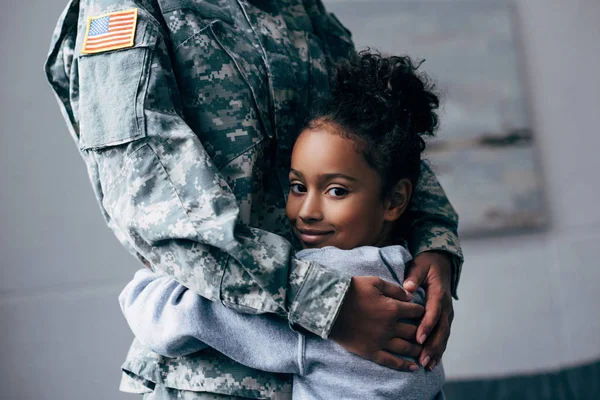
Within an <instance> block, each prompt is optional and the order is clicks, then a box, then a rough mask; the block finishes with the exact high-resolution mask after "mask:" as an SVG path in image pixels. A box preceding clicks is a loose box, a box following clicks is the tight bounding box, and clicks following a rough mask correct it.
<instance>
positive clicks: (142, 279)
mask: <svg viewBox="0 0 600 400" xmlns="http://www.w3.org/2000/svg"><path fill="white" fill-rule="evenodd" d="M119 303H120V305H121V310H122V311H123V315H125V318H126V319H127V323H128V324H129V326H130V327H131V330H132V331H133V333H134V334H135V336H136V337H137V338H138V340H139V341H140V342H141V343H142V344H143V345H144V346H146V347H147V348H149V349H150V350H152V351H154V352H155V353H158V354H160V355H163V356H166V357H180V356H186V355H190V354H192V353H195V352H197V351H200V350H203V349H204V348H206V347H207V346H209V347H212V348H213V349H215V350H217V351H219V352H221V353H223V354H225V355H226V356H227V357H229V358H231V359H232V360H235V361H237V362H239V363H241V364H243V365H246V366H248V367H251V368H256V369H260V370H262V371H269V372H278V373H293V374H299V373H302V370H301V365H303V364H304V363H303V362H302V361H301V360H300V359H299V357H302V355H301V354H300V352H299V351H298V346H299V345H300V335H299V334H297V333H296V332H294V331H292V330H291V329H290V327H289V326H288V324H287V323H286V322H285V321H284V320H283V319H281V318H277V317H276V316H275V315H269V314H265V315H253V316H250V315H247V314H240V313H237V312H235V311H233V310H231V309H228V308H226V307H224V306H223V305H221V304H219V303H217V302H212V301H209V300H207V299H204V298H203V297H200V296H198V295H196V294H195V293H193V292H191V291H189V290H188V289H187V288H186V287H185V286H183V285H181V284H180V283H178V282H176V281H175V280H174V279H173V278H171V277H170V276H169V275H166V274H162V273H156V272H152V271H149V270H147V269H144V270H140V271H138V272H137V273H136V274H135V276H134V277H133V279H132V280H131V282H129V283H128V284H127V286H126V287H125V288H124V289H123V291H122V292H121V294H120V295H119Z"/></svg>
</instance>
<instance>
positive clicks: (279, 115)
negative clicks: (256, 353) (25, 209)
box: [66, 0, 352, 399]
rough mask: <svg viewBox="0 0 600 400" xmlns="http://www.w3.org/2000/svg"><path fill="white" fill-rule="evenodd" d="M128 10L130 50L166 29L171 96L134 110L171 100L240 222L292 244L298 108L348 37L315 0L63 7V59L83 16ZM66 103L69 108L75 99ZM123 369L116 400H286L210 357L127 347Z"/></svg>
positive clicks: (279, 390) (268, 377) (314, 96)
mask: <svg viewBox="0 0 600 400" xmlns="http://www.w3.org/2000/svg"><path fill="white" fill-rule="evenodd" d="M131 8H139V21H138V24H139V26H138V28H137V33H136V35H137V36H136V39H135V40H136V47H137V46H138V43H142V44H143V42H144V40H149V39H148V37H147V35H150V34H152V32H153V30H155V29H160V28H166V30H167V32H168V38H167V42H168V47H169V56H170V61H171V65H172V71H173V75H174V76H173V78H174V79H175V80H176V82H177V89H178V91H179V94H178V95H174V93H173V91H172V90H170V88H169V87H164V90H163V91H161V92H160V93H148V94H147V96H146V100H145V101H146V102H149V103H152V102H153V101H156V102H157V103H158V102H159V101H158V99H159V96H171V97H173V99H174V101H175V102H176V104H177V106H178V108H180V109H181V112H182V113H183V115H182V116H183V118H184V120H185V122H186V123H187V124H188V125H189V126H190V128H191V129H192V130H193V131H194V132H195V133H196V135H198V137H199V138H200V140H201V142H202V144H203V146H204V147H205V149H206V151H207V152H208V154H209V155H210V157H211V158H212V159H213V160H214V162H215V164H216V166H217V168H218V169H219V171H220V173H221V174H222V176H223V177H224V178H225V180H226V181H227V183H228V185H229V186H230V188H231V190H232V191H233V193H234V195H235V197H236V199H237V201H238V203H239V208H240V216H239V218H240V219H241V221H242V222H244V223H245V224H247V225H250V226H252V227H257V228H261V229H264V230H267V231H271V232H274V233H278V234H280V235H283V236H285V237H287V238H288V239H289V240H290V241H293V238H292V235H291V232H290V230H289V227H288V222H287V219H286V218H285V196H286V192H287V185H288V182H287V180H288V178H287V174H288V167H289V159H290V155H291V149H292V146H293V143H294V140H295V138H296V136H297V134H298V133H299V130H300V128H301V127H302V125H303V124H304V122H305V119H306V117H307V109H308V108H309V107H310V106H311V105H312V104H313V103H315V102H317V101H318V100H319V98H321V97H322V96H324V95H326V94H327V93H328V91H329V84H328V70H330V68H331V66H332V64H333V63H334V62H336V61H337V59H338V58H340V57H343V56H346V55H347V54H348V52H349V51H352V45H351V41H350V37H349V33H348V32H346V31H345V30H344V28H343V27H342V26H340V25H339V23H338V22H337V21H336V20H335V19H333V18H331V17H330V16H328V15H327V14H325V13H324V12H323V9H322V4H321V3H320V1H316V2H315V1H314V0H304V1H302V0H285V1H284V0H278V1H275V0H273V1H270V0H255V1H248V0H246V1H243V0H208V1H201V0H177V1H173V0H158V1H150V0H136V1H133V0H120V1H114V0H86V1H76V0H74V1H72V2H71V5H70V7H69V8H68V10H69V11H68V12H69V13H72V14H73V15H70V16H69V15H67V19H66V21H67V23H68V21H69V19H72V20H73V19H75V18H77V21H78V22H77V32H78V34H77V43H74V45H73V47H74V51H73V54H70V55H69V56H72V57H74V58H75V60H76V61H77V60H78V58H79V57H81V54H79V51H80V49H81V46H82V43H81V37H82V34H83V32H85V29H86V21H87V20H88V18H89V17H93V16H97V15H101V14H104V13H112V12H117V11H121V10H126V9H131ZM142 32H143V34H142ZM330 47H332V48H333V49H330ZM150 68H152V66H150ZM141 79H142V81H143V79H144V77H142V78H141ZM79 83H80V82H77V84H79ZM79 89H80V88H79V87H74V86H73V85H72V86H71V91H72V93H75V94H77V91H78V90H79ZM71 104H72V106H73V108H74V109H76V108H78V107H79V104H78V96H77V95H74V96H71ZM150 108H153V107H150ZM75 114H76V110H75ZM75 123H77V121H75ZM123 369H124V370H126V371H128V374H125V375H124V380H123V382H122V386H121V388H122V389H123V390H125V391H131V392H137V393H141V392H147V391H148V390H150V388H151V387H152V386H153V385H154V384H155V383H156V382H157V380H160V381H161V382H162V384H164V386H166V387H168V388H172V389H180V390H185V391H186V396H188V397H189V396H192V397H189V398H194V396H195V395H194V393H198V396H201V393H202V392H213V393H221V394H231V395H235V396H242V397H247V398H269V399H288V398H291V384H290V382H291V377H289V376H287V375H281V374H271V373H266V372H262V371H255V370H252V369H250V368H247V367H244V366H242V365H240V364H238V363H236V362H234V361H232V360H230V359H228V358H227V357H225V356H223V355H221V354H219V353H218V352H216V351H214V350H212V349H209V350H207V351H202V352H199V353H196V354H194V355H192V356H187V357H180V358H177V359H167V358H165V357H161V356H159V355H157V354H154V353H152V352H150V351H148V350H146V349H145V348H144V347H143V346H140V345H139V343H137V342H136V343H134V345H133V346H132V348H131V350H130V353H129V355H128V357H127V360H126V362H125V364H124V365H123ZM188 397H186V398H188ZM198 398H200V397H198Z"/></svg>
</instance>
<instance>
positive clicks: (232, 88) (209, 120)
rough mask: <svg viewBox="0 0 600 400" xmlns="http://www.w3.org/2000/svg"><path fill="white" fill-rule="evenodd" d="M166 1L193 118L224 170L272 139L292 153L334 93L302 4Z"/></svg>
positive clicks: (183, 94)
mask: <svg viewBox="0 0 600 400" xmlns="http://www.w3.org/2000/svg"><path fill="white" fill-rule="evenodd" d="M164 3H165V7H163V12H164V16H165V20H166V22H167V24H168V26H169V30H170V34H171V41H172V46H173V53H174V64H175V65H174V72H175V74H176V75H177V80H178V86H179V88H180V92H181V93H180V95H181V99H182V107H183V110H184V113H185V118H186V121H188V123H189V124H190V126H191V127H192V129H193V130H194V131H195V132H196V133H197V134H198V135H199V136H200V139H201V140H202V141H203V143H204V144H205V146H206V147H207V150H208V152H209V153H210V154H211V156H213V158H214V159H215V161H216V163H217V165H225V164H227V163H228V162H230V161H231V160H232V159H234V158H235V157H236V156H237V155H239V154H241V153H243V152H244V151H245V150H247V149H249V148H251V147H252V146H255V145H256V144H257V143H259V142H262V141H263V140H265V139H274V140H276V143H277V147H279V148H283V149H289V148H291V146H292V145H293V142H294V140H295V137H296V135H297V134H298V130H299V129H300V127H301V125H302V123H303V122H304V120H305V118H306V115H307V109H308V107H309V106H310V104H312V103H313V102H314V101H315V100H316V99H315V97H318V93H320V92H321V91H323V92H326V91H327V87H326V84H327V78H326V68H325V58H324V56H323V49H322V48H321V44H320V42H319V40H318V39H317V38H316V36H315V35H314V34H313V32H312V29H313V28H312V23H311V21H310V19H309V17H308V16H307V14H306V12H305V11H304V9H303V8H302V5H301V3H299V4H291V3H293V1H285V2H276V1H264V0H262V1H260V2H252V3H251V2H248V1H242V0H209V1H195V2H189V1H186V2H183V1H178V2H177V1H164ZM166 3H168V7H167V4H166ZM253 3H255V4H253ZM257 4H258V5H260V7H259V6H257ZM323 83H324V84H323Z"/></svg>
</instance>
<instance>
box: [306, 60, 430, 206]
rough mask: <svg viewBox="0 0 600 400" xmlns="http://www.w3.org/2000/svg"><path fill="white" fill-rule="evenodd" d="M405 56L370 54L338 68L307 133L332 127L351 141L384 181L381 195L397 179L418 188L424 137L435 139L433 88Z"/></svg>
mask: <svg viewBox="0 0 600 400" xmlns="http://www.w3.org/2000/svg"><path fill="white" fill-rule="evenodd" d="M420 65H421V63H414V62H413V61H412V60H411V59H410V58H409V57H406V56H389V57H384V56H382V55H381V54H379V53H376V52H370V51H369V50H366V51H362V52H360V53H358V54H357V55H356V56H355V57H354V58H353V59H351V60H350V61H348V62H345V63H342V64H340V65H338V67H337V71H336V73H335V75H334V77H333V80H332V88H331V97H330V98H329V99H328V101H327V102H326V103H325V104H322V105H320V106H318V107H316V108H315V110H313V112H312V113H311V117H310V119H309V120H308V123H307V124H306V126H305V129H319V128H321V127H322V126H323V125H331V126H333V128H334V129H335V130H336V132H337V133H339V134H340V135H342V136H344V137H347V138H349V139H352V140H354V141H355V143H356V145H357V149H358V150H360V151H361V152H362V153H363V155H364V157H365V159H366V161H367V162H368V163H369V165H371V166H372V167H373V168H375V170H377V171H378V173H379V175H380V176H381V178H382V182H383V185H382V195H383V196H385V195H386V194H387V193H388V192H389V190H390V189H391V188H392V187H393V186H394V184H395V183H396V182H398V181H399V180H400V179H403V178H407V179H409V180H410V181H411V183H412V184H413V185H416V183H417V182H418V179H419V176H420V161H421V153H422V152H423V150H424V149H425V140H424V139H423V137H424V136H433V135H434V133H435V130H436V128H437V126H438V117H437V114H436V112H435V110H436V109H438V107H439V99H438V96H437V95H436V94H435V93H434V90H435V86H434V84H433V83H432V82H431V80H430V78H429V77H428V76H427V75H426V74H424V73H422V72H420V71H417V70H418V68H419V67H420Z"/></svg>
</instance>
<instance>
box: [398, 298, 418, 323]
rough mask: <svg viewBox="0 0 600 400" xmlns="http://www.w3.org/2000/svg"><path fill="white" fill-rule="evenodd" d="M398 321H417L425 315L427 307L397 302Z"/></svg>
mask: <svg viewBox="0 0 600 400" xmlns="http://www.w3.org/2000/svg"><path fill="white" fill-rule="evenodd" d="M395 311H396V317H397V318H396V319H416V318H421V317H422V316H423V314H425V307H423V306H422V305H420V304H415V303H405V302H400V301H399V302H396V308H395Z"/></svg>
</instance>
